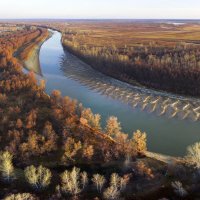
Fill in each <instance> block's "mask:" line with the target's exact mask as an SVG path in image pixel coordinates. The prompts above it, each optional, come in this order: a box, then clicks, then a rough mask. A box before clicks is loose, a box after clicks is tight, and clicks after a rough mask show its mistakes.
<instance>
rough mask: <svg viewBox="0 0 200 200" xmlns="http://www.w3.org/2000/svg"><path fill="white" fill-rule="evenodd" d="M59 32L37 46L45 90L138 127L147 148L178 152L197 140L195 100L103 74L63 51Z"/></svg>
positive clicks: (199, 109)
mask: <svg viewBox="0 0 200 200" xmlns="http://www.w3.org/2000/svg"><path fill="white" fill-rule="evenodd" d="M60 39H61V34H60V33H55V34H54V35H53V37H52V38H51V39H49V40H48V41H47V42H45V43H44V45H43V46H42V48H41V53H40V62H41V66H42V71H43V75H44V78H45V79H46V81H47V84H46V85H47V92H48V93H51V91H52V90H53V89H59V90H61V91H62V94H63V95H68V96H70V97H72V98H76V99H78V100H79V101H80V102H82V103H83V105H84V106H85V107H90V108H91V109H92V110H93V111H94V112H95V113H100V114H101V116H102V122H103V124H105V121H106V119H107V117H108V116H110V115H115V116H117V117H118V118H119V120H120V121H121V123H122V125H123V129H124V131H126V132H128V133H129V134H131V132H132V131H133V130H136V129H141V130H142V131H146V132H147V135H148V148H149V150H150V151H156V152H159V153H165V154H170V155H183V154H184V153H185V149H186V147H187V146H188V145H190V144H192V143H194V142H196V141H198V140H200V123H199V120H200V102H199V101H198V100H197V99H190V98H183V97H178V96H173V95H169V94H166V93H161V92H155V91H153V90H147V89H145V88H138V87H133V86H131V85H129V84H126V83H123V82H120V81H118V80H115V79H113V78H110V77H108V76H105V75H103V74H101V73H99V72H97V71H95V70H94V69H92V68H91V67H90V66H88V65H87V64H85V63H83V62H82V61H80V60H79V59H78V58H77V57H75V56H73V55H71V54H70V53H69V52H67V51H66V52H64V51H63V48H62V45H61V43H60Z"/></svg>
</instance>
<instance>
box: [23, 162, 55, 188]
mask: <svg viewBox="0 0 200 200" xmlns="http://www.w3.org/2000/svg"><path fill="white" fill-rule="evenodd" d="M24 175H25V177H26V180H27V182H28V183H29V184H30V185H31V186H32V187H33V188H35V189H37V190H41V189H44V188H46V187H47V186H49V184H50V183H51V177H52V174H51V171H50V170H49V169H47V168H45V167H43V166H42V165H40V166H39V167H35V166H33V165H31V166H29V167H26V168H25V170H24Z"/></svg>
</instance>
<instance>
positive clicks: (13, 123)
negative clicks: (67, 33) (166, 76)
mask: <svg viewBox="0 0 200 200" xmlns="http://www.w3.org/2000/svg"><path fill="white" fill-rule="evenodd" d="M47 35H48V34H47V30H46V29H44V28H39V27H34V28H31V27H30V26H25V27H24V28H23V30H21V31H13V32H12V33H9V34H8V35H6V34H4V35H3V36H1V38H0V47H1V48H0V122H1V123H0V136H1V137H0V147H1V152H0V177H1V180H0V181H1V184H0V188H1V192H0V198H1V199H5V200H11V199H23V200H25V199H52V200H53V199H55V200H56V199H120V198H122V199H161V198H164V197H165V198H173V199H179V198H182V199H184V198H185V199H193V198H194V197H197V198H198V197H199V192H198V191H199V190H198V187H199V184H198V182H199V179H200V177H199V173H198V172H199V168H200V162H199V160H200V159H199V154H200V144H199V143H196V144H194V145H193V146H191V147H189V148H188V153H187V156H186V157H185V159H183V161H182V162H176V163H170V164H166V163H162V162H159V161H157V160H154V159H150V158H147V157H146V156H145V152H146V151H147V147H146V139H147V138H146V133H142V132H141V131H139V130H137V131H135V132H134V133H133V136H132V138H128V134H126V133H123V131H122V128H121V125H120V122H118V120H117V118H116V117H114V116H111V117H109V118H108V120H107V123H106V126H105V127H104V128H103V127H101V121H100V120H101V116H100V115H98V114H93V113H92V111H91V110H90V109H88V108H84V107H83V106H82V105H81V104H80V103H78V102H77V101H76V100H73V99H70V98H69V97H62V95H61V93H60V92H59V91H57V90H55V91H53V92H52V94H51V96H48V95H47V94H46V93H45V91H44V90H45V82H44V81H43V80H41V81H40V82H39V83H38V82H37V80H36V78H35V75H34V74H33V73H32V72H30V73H28V74H24V73H23V71H22V66H21V64H20V62H19V60H18V59H16V58H14V57H13V55H14V54H15V53H16V52H17V51H18V50H21V49H22V51H19V52H20V54H22V55H24V54H25V55H28V54H29V51H31V47H32V46H33V45H35V44H37V42H39V41H40V40H41V39H44V37H47ZM29 46H30V48H28V47H29ZM24 47H26V48H24ZM23 49H26V50H25V52H24V51H23ZM25 57H26V56H25Z"/></svg>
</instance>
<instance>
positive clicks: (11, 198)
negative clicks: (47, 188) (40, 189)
mask: <svg viewBox="0 0 200 200" xmlns="http://www.w3.org/2000/svg"><path fill="white" fill-rule="evenodd" d="M3 200H39V198H37V197H35V196H33V195H32V194H30V193H18V194H11V195H8V196H7V197H5V198H4V199H3Z"/></svg>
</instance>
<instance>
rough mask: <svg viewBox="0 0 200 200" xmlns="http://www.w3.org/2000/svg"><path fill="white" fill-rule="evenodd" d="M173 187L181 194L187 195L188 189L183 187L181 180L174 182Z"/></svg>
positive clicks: (182, 195) (181, 195)
mask: <svg viewBox="0 0 200 200" xmlns="http://www.w3.org/2000/svg"><path fill="white" fill-rule="evenodd" d="M172 187H173V189H174V192H175V193H176V194H177V195H178V196H180V197H185V196H186V195H187V191H186V190H185V189H184V188H183V185H182V183H181V182H179V181H175V182H172Z"/></svg>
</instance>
